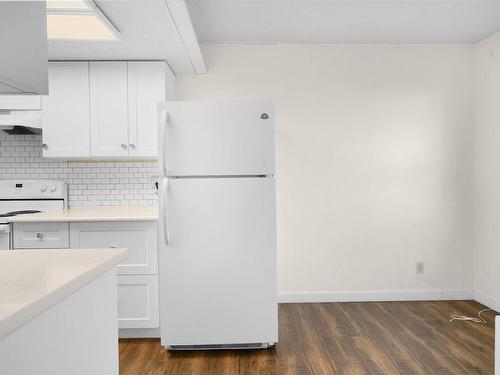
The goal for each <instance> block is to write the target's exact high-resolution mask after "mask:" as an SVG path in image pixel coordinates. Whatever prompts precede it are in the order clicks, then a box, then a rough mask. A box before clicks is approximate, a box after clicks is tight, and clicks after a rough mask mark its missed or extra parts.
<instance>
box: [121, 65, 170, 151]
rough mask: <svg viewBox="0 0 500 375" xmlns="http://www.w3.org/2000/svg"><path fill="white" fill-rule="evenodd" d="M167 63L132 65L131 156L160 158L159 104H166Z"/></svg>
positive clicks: (130, 98)
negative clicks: (158, 156)
mask: <svg viewBox="0 0 500 375" xmlns="http://www.w3.org/2000/svg"><path fill="white" fill-rule="evenodd" d="M165 70H166V65H165V63H164V62H160V61H154V62H139V61H137V62H133V61H131V62H129V63H128V104H129V155H130V156H132V157H156V156H157V153H158V152H157V149H158V146H157V133H158V131H157V126H158V103H159V102H164V101H165V99H166V97H165V95H166V94H165V91H166V86H165V84H166V82H165Z"/></svg>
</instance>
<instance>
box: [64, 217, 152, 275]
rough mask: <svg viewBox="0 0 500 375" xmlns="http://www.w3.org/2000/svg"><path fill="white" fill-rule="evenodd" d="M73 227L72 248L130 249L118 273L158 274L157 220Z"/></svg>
mask: <svg viewBox="0 0 500 375" xmlns="http://www.w3.org/2000/svg"><path fill="white" fill-rule="evenodd" d="M70 228H71V248H73V249H78V248H80V249H91V248H106V247H124V248H127V249H128V258H127V259H126V260H124V261H123V262H122V263H120V264H119V265H118V266H117V270H118V274H155V273H157V272H158V238H157V237H158V236H157V223H156V221H146V222H75V223H71V224H70Z"/></svg>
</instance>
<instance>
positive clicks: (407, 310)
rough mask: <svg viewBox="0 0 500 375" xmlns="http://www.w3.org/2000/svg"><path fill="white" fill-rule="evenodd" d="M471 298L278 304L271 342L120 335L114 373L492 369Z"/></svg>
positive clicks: (292, 374)
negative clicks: (182, 342) (217, 346)
mask: <svg viewBox="0 0 500 375" xmlns="http://www.w3.org/2000/svg"><path fill="white" fill-rule="evenodd" d="M483 308H485V307H484V306H482V305H480V304H479V303H477V302H474V301H428V302H427V301H425V302H354V303H311V304H284V305H280V306H279V325H280V341H279V343H278V344H277V345H276V346H275V347H274V348H271V349H267V350H247V351H244V350H242V351H236V350H227V351H193V352H171V351H167V350H165V349H164V348H163V347H161V346H160V342H159V340H158V339H123V340H120V349H119V354H120V374H121V375H207V374H208V375H240V374H241V375H336V374H339V375H391V374H397V375H433V374H435V375H492V374H493V372H494V316H495V314H496V312H485V313H484V314H483V316H484V317H485V318H486V319H487V320H488V324H484V325H483V324H474V323H471V322H463V321H455V322H450V321H449V316H450V314H452V313H459V314H465V315H470V316H475V315H476V314H477V312H478V311H479V310H481V309H483Z"/></svg>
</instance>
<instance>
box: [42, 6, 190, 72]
mask: <svg viewBox="0 0 500 375" xmlns="http://www.w3.org/2000/svg"><path fill="white" fill-rule="evenodd" d="M95 3H96V4H97V6H98V7H99V8H100V9H101V10H102V12H103V13H104V14H105V15H106V16H107V17H108V18H109V20H110V21H111V22H112V23H113V24H114V25H115V26H116V28H117V29H118V30H119V31H120V40H118V41H77V40H69V41H68V40H49V41H48V52H49V59H50V60H143V59H144V60H166V61H167V62H168V64H169V65H170V67H171V68H172V70H174V72H175V73H176V74H190V73H193V66H192V62H191V61H190V57H189V56H188V54H187V52H186V46H185V43H184V41H183V40H182V39H181V37H180V36H179V32H178V29H177V26H176V24H175V22H174V21H173V19H172V14H171V11H170V10H169V7H168V6H167V2H166V1H165V0H142V1H136V0H126V1H119V0H112V1H110V0H104V1H95ZM179 3H180V2H179Z"/></svg>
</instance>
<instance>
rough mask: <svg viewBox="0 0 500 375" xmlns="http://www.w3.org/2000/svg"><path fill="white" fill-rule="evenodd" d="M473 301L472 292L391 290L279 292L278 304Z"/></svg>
mask: <svg viewBox="0 0 500 375" xmlns="http://www.w3.org/2000/svg"><path fill="white" fill-rule="evenodd" d="M454 299H474V291H473V290H391V291H363V292H281V293H278V302H280V303H307V302H367V301H439V300H454Z"/></svg>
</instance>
